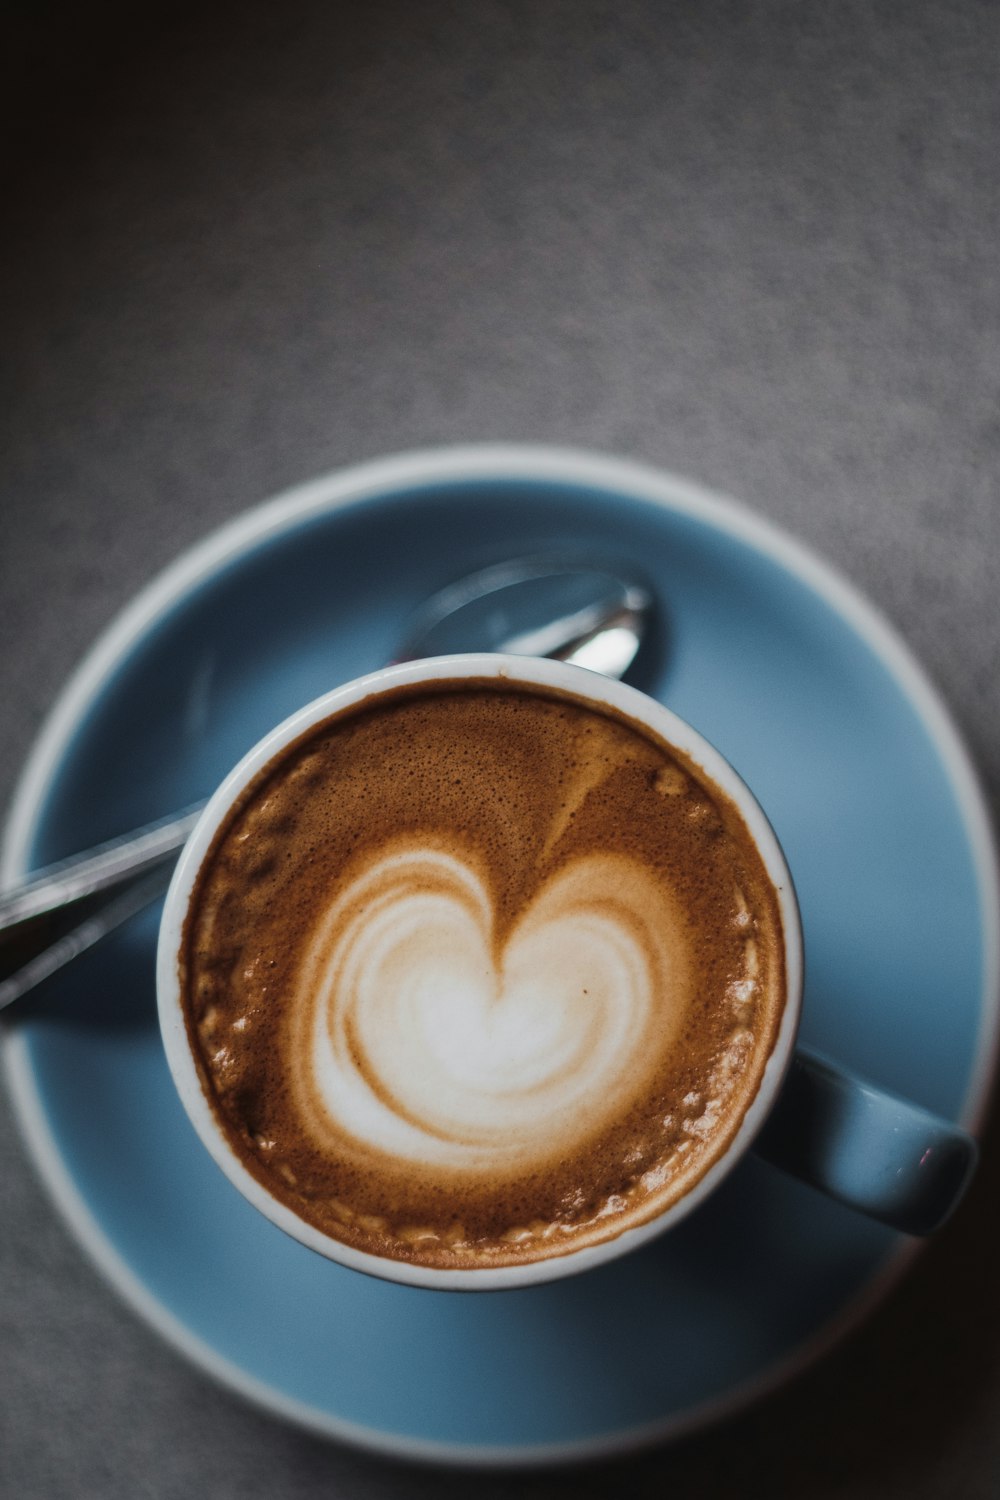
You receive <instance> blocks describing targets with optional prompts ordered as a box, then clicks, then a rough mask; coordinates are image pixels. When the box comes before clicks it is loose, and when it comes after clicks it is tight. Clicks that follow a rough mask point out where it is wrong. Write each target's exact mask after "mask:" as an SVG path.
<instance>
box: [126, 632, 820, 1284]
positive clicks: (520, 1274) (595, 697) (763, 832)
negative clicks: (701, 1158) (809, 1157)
mask: <svg viewBox="0 0 1000 1500" xmlns="http://www.w3.org/2000/svg"><path fill="white" fill-rule="evenodd" d="M475 678H478V679H483V678H487V679H496V680H507V681H509V682H511V684H512V685H514V686H518V685H524V686H526V687H539V688H546V687H549V688H556V689H559V690H560V691H562V692H566V693H568V694H569V695H570V696H571V697H576V698H579V699H580V700H582V701H584V702H587V703H591V704H595V703H596V704H597V705H599V706H601V705H606V706H609V707H611V708H614V709H617V710H618V711H619V712H620V713H622V714H623V715H625V716H626V717H627V718H630V719H633V720H636V721H638V722H639V723H641V724H642V725H644V726H646V727H649V728H651V729H652V730H653V731H654V732H655V733H657V734H659V735H660V736H662V737H663V738H664V739H665V740H666V741H667V742H668V743H669V744H671V745H674V746H676V747H677V748H678V749H680V750H682V751H683V752H684V753H685V754H686V755H688V756H689V757H690V759H691V760H692V761H693V762H694V764H695V765H696V766H698V767H699V769H701V770H703V771H704V772H705V775H706V777H707V778H708V779H709V780H710V781H712V782H714V783H715V784H716V785H718V786H719V787H720V788H721V789H722V791H723V792H725V793H726V794H727V795H728V796H729V797H730V798H731V799H732V801H733V802H734V803H735V804H736V806H737V807H738V809H739V811H740V813H741V815H742V817H743V819H744V821H745V822H746V825H747V827H748V829H749V830H750V833H751V835H752V837H753V839H754V842H755V845H756V847H757V849H758V851H759V853H760V855H761V858H762V859H763V861H764V864H765V868H766V870H767V873H768V876H769V877H770V879H771V882H772V885H773V887H774V890H775V893H776V896H777V900H778V905H779V911H780V916H781V923H782V930H783V935H784V957H785V981H786V994H785V1005H784V1009H783V1012H782V1017H781V1021H780V1023H779V1027H778V1034H777V1036H776V1038H775V1041H774V1044H773V1046H772V1049H771V1053H770V1055H769V1057H768V1059H767V1061H766V1063H765V1066H764V1070H763V1073H762V1075H761V1079H760V1083H759V1085H758V1089H757V1093H756V1094H755V1096H754V1098H753V1100H752V1101H751V1103H750V1105H749V1107H748V1108H747V1110H746V1112H745V1114H744V1116H743V1119H742V1120H741V1122H740V1125H739V1127H738V1129H737V1131H736V1133H735V1135H734V1136H733V1139H732V1140H731V1141H730V1143H729V1145H728V1147H727V1148H726V1150H725V1151H724V1152H723V1154H722V1155H721V1156H720V1157H719V1158H718V1159H717V1160H716V1161H714V1162H713V1163H712V1165H711V1166H710V1167H709V1168H708V1170H707V1171H706V1172H705V1173H704V1174H703V1175H702V1176H701V1177H700V1178H699V1179H698V1181H697V1182H696V1183H695V1184H694V1186H693V1187H692V1188H691V1189H690V1191H689V1192H687V1193H685V1194H684V1196H683V1197H682V1198H680V1199H679V1200H678V1201H677V1202H675V1203H673V1204H671V1205H669V1206H668V1207H667V1208H665V1209H663V1210H662V1211H661V1212H660V1213H659V1214H657V1215H655V1216H654V1217H653V1218H651V1219H649V1220H647V1221H645V1222H644V1223H642V1224H639V1225H635V1226H634V1227H632V1228H630V1229H626V1230H623V1231H622V1232H621V1233H620V1234H618V1235H617V1236H614V1237H612V1238H610V1239H607V1240H603V1241H601V1242H599V1243H598V1244H595V1245H587V1246H584V1247H582V1248H580V1249H578V1250H569V1251H567V1252H565V1253H563V1254H559V1255H553V1256H551V1257H548V1258H546V1259H543V1260H539V1261H529V1262H525V1263H523V1264H519V1265H512V1266H495V1267H478V1268H467V1269H437V1268H433V1267H429V1266H420V1265H416V1264H412V1263H410V1262H407V1261H397V1260H392V1259H390V1258H389V1257H385V1256H378V1255H373V1254H371V1253H370V1252H368V1251H363V1250H357V1249H355V1248H354V1247H352V1246H350V1245H346V1244H344V1243H342V1242H341V1241H339V1240H336V1239H335V1238H334V1237H333V1236H332V1235H328V1234H325V1233H324V1232H323V1231H322V1230H320V1229H318V1228H316V1227H315V1226H314V1225H311V1224H309V1223H307V1222H306V1220H304V1219H302V1218H300V1217H299V1215H298V1214H297V1213H295V1212H294V1210H292V1209H290V1208H288V1207H287V1206H286V1205H285V1204H283V1203H280V1202H279V1201H278V1200H277V1199H275V1198H273V1197H272V1196H271V1194H270V1193H268V1191H267V1189H266V1188H264V1187H263V1186H262V1184H261V1183H259V1182H258V1181H257V1179H256V1178H255V1177H254V1176H253V1175H252V1174H251V1173H250V1172H249V1171H248V1170H247V1168H246V1167H245V1166H244V1165H243V1163H242V1161H241V1160H240V1159H239V1157H238V1156H237V1155H236V1153H235V1152H234V1150H233V1148H232V1147H231V1146H230V1144H229V1141H228V1138H227V1136H226V1135H225V1133H224V1131H223V1129H222V1127H221V1125H220V1124H219V1122H218V1120H217V1118H216V1116H215V1113H214V1112H213V1110H212V1107H211V1105H210V1104H209V1101H208V1099H207V1097H206V1094H205V1092H204V1089H203V1086H202V1083H201V1078H200V1076H199V1074H198V1071H197V1068H196V1065H195V1062H194V1058H193V1055H192V1049H191V1045H190V1041H189V1037H188V1031H187V1024H186V1021H185V1018H184V1013H183V1008H182V1004H181V990H180V984H179V979H178V965H177V956H178V952H179V948H180V942H181V936H182V931H183V926H184V921H185V917H186V913H187V906H188V901H189V899H190V896H191V892H192V890H193V887H194V884H195V881H196V878H197V876H198V873H199V871H200V869H201V866H202V863H203V861H204V858H205V856H206V854H207V853H208V850H209V847H210V846H211V844H212V841H213V839H214V837H215V834H216V832H217V831H218V829H219V827H220V826H221V824H222V821H223V820H224V818H225V817H226V815H227V814H228V812H229V810H230V808H231V807H232V805H233V803H234V801H235V799H236V798H237V797H238V796H239V794H240V793H241V792H242V791H243V790H244V788H245V787H247V786H248V785H249V784H250V782H251V781H252V780H253V779H254V777H255V776H256V775H257V774H258V772H259V771H261V770H262V769H263V768H264V767H265V766H266V765H267V764H268V763H269V762H270V761H271V760H273V759H274V757H275V756H276V755H277V754H278V753H279V752H280V751H281V750H283V749H284V748H285V747H286V746H288V745H290V744H292V743H293V742H294V741H295V740H297V739H298V738H299V737H300V736H301V735H303V734H304V733H306V732H307V731H309V730H310V729H312V728H314V727H315V726H317V725H319V724H321V723H322V722H324V721H325V720H327V719H330V718H332V717H334V716H335V715H337V714H339V713H342V712H344V711H345V710H347V709H350V708H356V707H357V706H358V705H360V704H361V703H364V702H365V701H366V700H368V699H372V700H374V699H376V698H379V697H381V696H383V695H384V694H385V693H389V692H392V691H394V690H396V689H398V688H400V687H405V686H416V685H420V684H423V683H431V682H435V681H444V680H452V681H455V680H463V679H475ZM802 987H803V943H802V929H801V919H800V915H799V908H798V902H797V899H796V895H795V888H794V885H793V882H792V877H791V873H790V871H789V869H788V865H787V862H786V860H785V856H784V853H783V851H782V848H781V845H780V843H779V841H778V838H777V835H776V834H775V832H774V829H773V828H772V826H771V824H770V822H769V821H768V818H767V816H766V814H765V813H764V811H763V809H762V808H761V806H760V804H759V803H758V801H757V799H756V797H755V796H754V793H753V792H752V790H751V789H750V788H749V787H748V786H747V784H746V782H745V781H744V780H743V779H742V777H741V776H740V775H739V773H738V772H737V771H736V770H735V769H734V767H733V766H732V765H731V763H730V762H729V761H728V760H727V759H726V757H725V756H723V755H722V754H721V752H720V751H718V750H717V749H716V748H715V747H714V746H713V745H712V744H711V743H710V742H709V741H708V740H706V739H705V737H704V736H703V735H702V734H700V733H699V732H698V731H697V730H696V729H694V728H693V726H692V725H690V724H688V723H687V721H686V720H684V719H682V718H680V717H679V716H678V715H677V714H675V713H674V712H673V710H671V709H669V708H667V707H666V706H665V705H663V704H661V703H659V702H658V701H657V700H656V699H654V698H651V697H649V696H648V695H647V694H645V693H642V692H641V691H639V690H638V689H637V688H634V687H632V686H630V685H629V684H627V683H623V682H620V681H617V680H615V679H611V678H606V677H603V676H601V675H600V674H599V673H597V672H593V671H590V670H588V669H587V668H584V667H579V666H576V665H572V664H569V663H566V662H560V661H553V660H550V659H546V658H537V657H521V656H511V655H502V654H499V653H494V654H487V653H465V654H461V655H454V656H440V657H428V658H423V659H421V660H418V661H410V662H404V663H398V664H394V665H391V666H386V667H382V668H379V669H378V670H376V671H375V672H370V673H366V674H365V675H364V676H362V677H358V678H355V679H353V680H352V681H350V682H347V683H344V684H342V685H341V686H340V687H337V688H334V689H332V690H331V691H330V692H327V693H324V694H322V695H321V696H320V697H318V698H315V699H313V700H312V701H311V702H310V703H307V704H305V705H303V707H301V708H299V709H297V710H296V711H295V712H294V713H292V714H290V715H289V716H288V717H287V718H285V719H283V720H282V721H281V722H280V723H279V724H277V725H275V726H274V727H273V728H272V729H271V730H269V731H268V732H267V733H266V734H265V735H264V736H263V737H262V738H261V739H260V740H258V742H257V743H256V744H255V745H254V746H253V747H252V748H251V749H250V750H249V751H248V752H247V753H246V754H245V755H244V756H243V757H242V759H241V760H240V761H239V762H238V763H237V765H236V766H234V767H233V769H232V770H231V771H230V772H229V774H228V775H227V776H226V777H225V779H224V780H223V781H222V782H221V783H220V785H219V786H218V787H217V789H216V791H215V792H214V793H213V794H212V796H211V797H210V798H209V800H208V802H207V803H206V805H205V807H204V809H203V811H202V813H201V816H200V817H199V819H198V822H197V824H196V826H195V828H194V829H193V831H192V833H191V835H190V837H189V839H188V841H187V843H186V844H185V846H184V848H183V850H182V852H181V855H180V858H179V860H178V862H177V866H176V868H175V870H174V874H173V878H172V879H171V882H170V886H169V889H168V891H167V896H166V900H165V903H164V907H163V914H162V917H161V921H160V928H159V937H158V942H157V955H156V993H157V1010H158V1014H159V1022H160V1031H161V1035H162V1038H163V1045H164V1050H165V1052H166V1057H167V1064H168V1067H169V1069H170V1073H171V1077H172V1078H173V1081H174V1085H175V1087H176V1089H177V1092H178V1095H179V1097H180V1100H181V1103H182V1105H183V1107H184V1110H185V1112H186V1114H187V1116H188V1118H189V1120H190V1121H191V1123H192V1125H193V1126H194V1128H195V1131H196V1132H197V1134H198V1136H199V1138H200V1140H201V1142H202V1144H203V1145H204V1146H205V1147H206V1148H207V1150H208V1151H209V1154H210V1155H211V1156H212V1158H213V1160H214V1161H215V1163H216V1165H217V1166H218V1167H220V1169H221V1170H222V1172H223V1173H224V1174H225V1176H226V1177H227V1178H228V1179H229V1181H230V1182H231V1183H232V1184H233V1185H234V1186H235V1187H236V1188H237V1189H238V1190H239V1191H240V1192H241V1193H242V1195H243V1196H244V1197H245V1198H246V1199H247V1200H248V1201H249V1202H250V1203H251V1204H252V1205H253V1206H254V1207H255V1208H257V1209H258V1210H259V1211H260V1212H261V1213H263V1214H264V1216H265V1217H266V1218H268V1219H269V1220H270V1221H271V1222H272V1223H274V1224H276V1225H277V1226H278V1227H279V1228H280V1229H283V1230H284V1231H285V1232H286V1233H287V1234H289V1235H290V1236H291V1237H292V1238H293V1239H296V1240H298V1241H299V1242H300V1243H302V1244H304V1245H306V1246H307V1247H308V1248H309V1249H312V1250H315V1251H317V1252H318V1253H319V1254H321V1255H323V1256H325V1257H326V1258H327V1259H328V1260H331V1261H334V1262H336V1263H338V1264H340V1265H344V1266H347V1267H349V1268H350V1269H352V1270H356V1271H361V1272H364V1273H365V1274H368V1275H372V1276H376V1277H379V1278H380V1279H382V1280H388V1281H393V1282H398V1283H401V1284H403V1285H406V1286H416V1287H427V1288H433V1289H436V1290H452V1291H470V1290H476V1291H496V1290H501V1289H505V1288H515V1287H527V1286H533V1285H539V1284H541V1283H543V1282H548V1281H555V1280H560V1279H562V1278H563V1277H566V1276H570V1275H577V1274H579V1273H581V1272H584V1271H587V1270H591V1269H593V1268H594V1267H596V1266H599V1265H602V1264H604V1263H606V1262H607V1261H610V1260H614V1259H617V1258H618V1257H619V1256H623V1255H626V1254H628V1253H630V1252H631V1251H632V1250H634V1249H638V1248H639V1247H640V1246H641V1245H644V1244H646V1243H647V1242H648V1241H650V1240H652V1239H655V1238H658V1237H659V1235H661V1234H663V1233H665V1232H666V1231H667V1230H669V1229H671V1228H673V1227H674V1226H675V1225H676V1224H678V1223H680V1222H681V1220H683V1219H685V1218H686V1217H687V1216H688V1214H690V1213H691V1212H693V1211H694V1210H695V1209H696V1208H697V1207H698V1206H699V1205H700V1204H701V1203H703V1202H704V1201H705V1200H706V1199H707V1198H708V1197H709V1196H710V1195H711V1194H712V1193H713V1192H714V1191H715V1189H716V1188H717V1187H718V1186H719V1184H720V1183H721V1182H722V1181H723V1180H724V1179H725V1178H726V1177H728V1175H729V1174H730V1172H732V1171H733V1169H734V1168H735V1167H736V1165H737V1164H738V1162H739V1161H741V1160H742V1158H743V1157H744V1156H745V1155H746V1153H747V1152H748V1151H749V1149H750V1147H751V1146H752V1144H753V1141H754V1139H755V1138H756V1136H757V1134H758V1133H759V1131H760V1130H761V1128H762V1126H763V1124H764V1122H765V1120H766V1119H767V1116H768V1114H769V1112H770V1110H771V1107H772V1105H773V1104H774V1102H775V1100H776V1098H777V1095H778V1092H779V1090H780V1088H781V1084H782V1083H783V1081H784V1078H785V1076H786V1074H787V1072H788V1068H789V1066H790V1064H791V1061H792V1057H793V1054H794V1049H795V1041H796V1037H797V1035H798V1028H799V1021H800V1017H801V1008H802Z"/></svg>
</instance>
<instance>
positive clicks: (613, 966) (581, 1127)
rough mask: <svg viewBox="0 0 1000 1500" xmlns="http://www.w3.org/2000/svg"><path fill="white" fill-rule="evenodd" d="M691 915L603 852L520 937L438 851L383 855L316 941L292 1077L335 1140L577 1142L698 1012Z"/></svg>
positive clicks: (451, 1153) (558, 1147) (535, 908)
mask: <svg viewBox="0 0 1000 1500" xmlns="http://www.w3.org/2000/svg"><path fill="white" fill-rule="evenodd" d="M687 977H688V961H687V955H686V952H685V946H684V942H683V938H682V935H681V924H680V923H679V921H678V914H677V913H676V911H675V910H674V909H673V907H672V903H671V902H670V901H669V899H668V898H667V895H666V893H665V892H664V890H663V888H662V887H661V886H659V885H657V884H656V883H655V882H654V881H653V880H652V879H651V877H650V875H649V873H648V872H647V871H645V870H643V869H642V868H641V867H639V866H638V865H636V864H635V863H634V862H632V861H629V860H628V859H627V858H625V857H623V856H618V855H604V854H591V855H588V856H585V857H581V858H579V859H577V860H575V861H574V862H572V863H571V864H569V865H567V866H565V867H564V868H563V869H561V870H560V871H559V872H558V873H557V874H555V875H554V876H553V877H552V878H551V879H550V880H548V881H547V882H546V883H544V884H543V885H542V886H541V887H540V889H539V890H538V893H537V895H536V897H535V898H534V900H533V901H532V903H531V904H530V906H529V907H528V909H527V910H526V912H525V913H524V914H523V915H522V916H521V917H520V919H519V920H518V921H517V922H516V924H515V925H514V927H513V928H512V930H511V931H510V932H509V933H508V934H506V936H505V937H504V938H503V940H498V933H497V914H496V912H495V911H494V904H493V898H492V897H491V894H490V891H489V888H488V885H487V883H486V881H485V879H484V877H483V876H482V875H481V874H480V873H478V872H477V871H476V870H475V869H474V868H473V867H472V865H471V864H469V863H466V862H464V861H463V860H461V859H459V858H457V857H455V856H454V855H453V854H449V853H447V852H445V851H443V850H440V849H435V848H434V847H432V846H431V847H425V848H396V849H393V850H390V851H388V852H386V853H385V854H384V855H383V856H382V857H380V858H379V859H377V860H376V861H375V862H374V863H373V864H372V865H371V866H370V867H369V868H368V869H366V870H365V871H364V873H363V874H361V875H360V876H359V877H358V878H356V879H355V880H354V882H353V883H351V884H350V885H349V886H348V887H347V889H346V890H344V891H343V892H342V893H341V894H339V895H338V898H337V899H336V901H335V902H334V903H333V905H332V906H331V908H330V910H329V912H328V913H327V914H326V915H325V917H324V918H323V920H322V922H321V923H320V924H319V925H318V927H317V928H316V930H315V931H314V933H313V935H312V938H311V941H310V942H309V944H308V949H307V958H306V960H305V961H304V962H303V964H302V967H301V972H300V979H299V983H298V985H297V988H296V993H295V996H294V1000H293V1010H294V1015H295V1018H296V1019H295V1037H296V1046H295V1049H294V1055H295V1065H296V1068H297V1070H298V1072H297V1077H296V1080H295V1084H296V1090H297V1093H298V1097H299V1099H300V1101H301V1106H302V1109H303V1114H304V1116H305V1117H306V1118H307V1119H308V1120H309V1122H310V1127H311V1129H312V1130H313V1131H314V1132H315V1133H316V1135H317V1136H318V1137H322V1136H323V1135H324V1134H328V1133H329V1132H330V1129H331V1127H333V1129H334V1131H335V1132H337V1133H340V1134H347V1135H348V1136H350V1137H353V1138H354V1140H355V1142H356V1143H357V1144H358V1145H359V1146H360V1145H362V1144H363V1145H364V1147H365V1149H367V1150H369V1151H374V1152H376V1153H384V1154H385V1155H386V1156H389V1157H395V1158H399V1159H401V1160H409V1161H412V1162H414V1163H423V1164H427V1163H431V1164H434V1165H435V1166H436V1167H438V1168H449V1169H453V1170H455V1171H460V1172H474V1173H476V1174H477V1175H478V1176H480V1177H481V1176H482V1175H483V1174H494V1173H498V1172H499V1173H504V1174H507V1173H509V1172H510V1171H511V1170H512V1169H513V1168H515V1167H521V1168H525V1167H529V1166H531V1165H533V1164H536V1163H537V1164H541V1163H543V1162H545V1161H547V1160H549V1159H550V1158H551V1157H552V1156H558V1155H561V1154H565V1153H566V1152H567V1151H570V1150H572V1149H574V1148H575V1147H577V1146H578V1145H579V1143H580V1142H581V1141H583V1140H585V1139H587V1138H588V1137H590V1136H592V1135H593V1134H594V1133H595V1132H596V1131H599V1130H600V1129H601V1128H602V1127H603V1126H604V1124H605V1122H606V1121H607V1120H608V1119H610V1118H614V1117H618V1116H620V1115H621V1114H622V1112H623V1110H627V1109H628V1107H629V1104H630V1102H631V1099H632V1098H633V1097H641V1096H642V1095H643V1094H644V1093H645V1091H646V1089H647V1087H648V1082H649V1075H650V1072H651V1071H652V1069H653V1068H654V1067H655V1066H657V1064H658V1063H661V1061H662V1056H663V1051H664V1048H665V1046H668V1045H669V1042H670V1040H671V1038H672V1037H673V1035H674V1034H675V1033H676V1031H677V1030H678V1028H679V1027H680V1025H681V1024H682V1021H683V1017H684V1004H685V1000H684V997H685V995H686V992H687V987H688V986H687Z"/></svg>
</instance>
